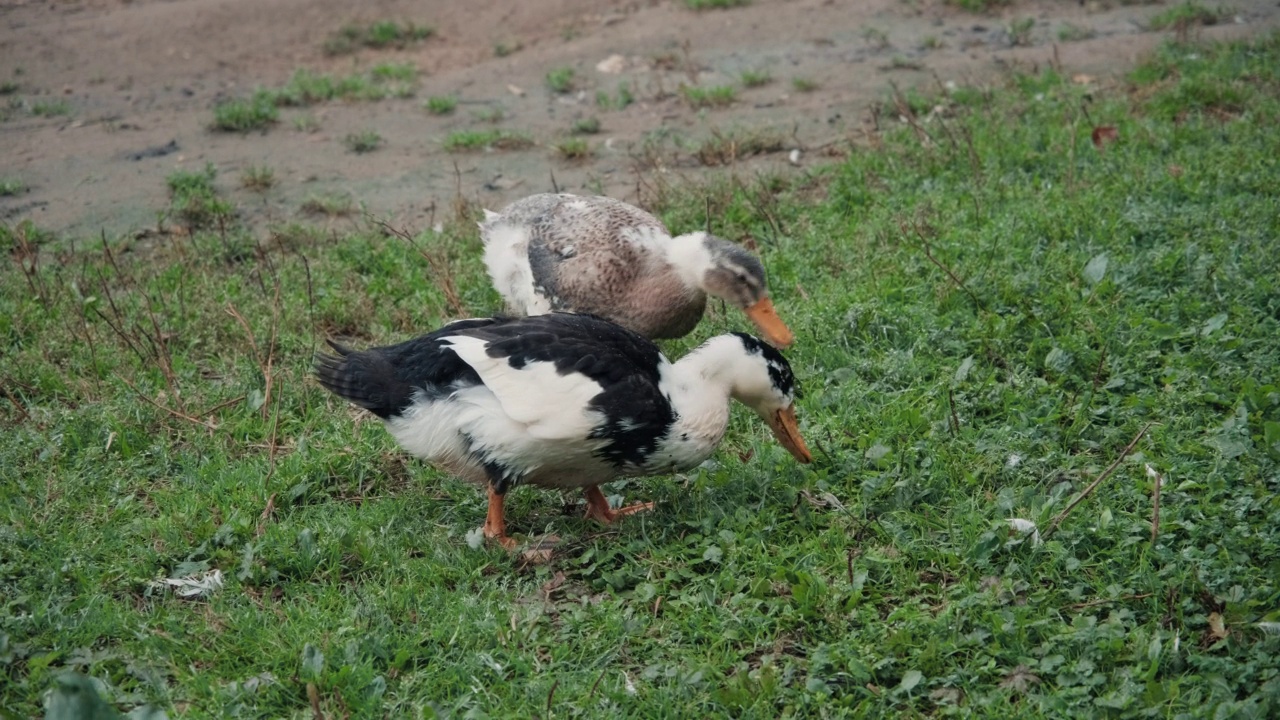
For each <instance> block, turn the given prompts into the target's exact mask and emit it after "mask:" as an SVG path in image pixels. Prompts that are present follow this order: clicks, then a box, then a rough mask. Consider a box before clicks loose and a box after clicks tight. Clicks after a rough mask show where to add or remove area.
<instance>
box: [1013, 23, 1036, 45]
mask: <svg viewBox="0 0 1280 720" xmlns="http://www.w3.org/2000/svg"><path fill="white" fill-rule="evenodd" d="M1035 27H1036V19H1035V18H1033V17H1023V18H1015V19H1013V20H1011V21H1010V22H1009V24H1008V26H1006V28H1005V30H1006V32H1008V33H1009V42H1011V43H1012V44H1014V45H1022V46H1027V45H1031V33H1032V32H1033V31H1034V30H1035Z"/></svg>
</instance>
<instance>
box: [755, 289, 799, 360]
mask: <svg viewBox="0 0 1280 720" xmlns="http://www.w3.org/2000/svg"><path fill="white" fill-rule="evenodd" d="M746 312H747V317H749V318H751V322H753V323H755V324H756V327H758V328H760V332H762V333H764V339H765V340H768V341H769V344H770V345H773V346H774V347H780V348H784V347H787V346H788V345H790V344H791V343H793V342H795V339H796V336H795V335H793V334H792V333H791V328H788V327H787V324H786V323H784V322H782V318H780V317H778V311H776V310H774V309H773V301H772V300H770V299H769V298H767V297H766V298H760V299H759V300H757V301H756V302H755V304H753V305H748V306H747V310H746Z"/></svg>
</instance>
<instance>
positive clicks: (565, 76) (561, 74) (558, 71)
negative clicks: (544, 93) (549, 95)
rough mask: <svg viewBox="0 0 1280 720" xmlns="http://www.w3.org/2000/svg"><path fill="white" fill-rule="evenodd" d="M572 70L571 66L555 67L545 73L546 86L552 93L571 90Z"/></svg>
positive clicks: (562, 92)
mask: <svg viewBox="0 0 1280 720" xmlns="http://www.w3.org/2000/svg"><path fill="white" fill-rule="evenodd" d="M574 79H575V78H574V72H573V68H571V67H560V68H555V69H554V70H551V71H549V72H548V73H547V87H549V88H551V92H554V93H560V94H564V93H569V92H573V88H574Z"/></svg>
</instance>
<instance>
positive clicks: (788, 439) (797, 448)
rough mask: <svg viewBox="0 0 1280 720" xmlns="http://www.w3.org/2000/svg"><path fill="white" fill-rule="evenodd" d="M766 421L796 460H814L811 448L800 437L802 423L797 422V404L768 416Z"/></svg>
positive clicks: (803, 461) (807, 461) (774, 434)
mask: <svg viewBox="0 0 1280 720" xmlns="http://www.w3.org/2000/svg"><path fill="white" fill-rule="evenodd" d="M765 421H766V422H768V423H769V429H770V430H773V436H774V437H775V438H777V439H778V442H779V443H780V444H781V445H782V447H784V448H786V449H787V452H789V453H791V455H792V456H793V457H795V459H796V460H799V461H800V462H802V463H806V464H807V463H810V462H813V456H812V455H810V454H809V448H807V447H805V444H804V440H803V439H801V438H800V425H799V424H798V423H797V422H796V406H795V405H789V406H787V407H786V408H784V409H782V410H779V411H777V412H776V413H774V414H773V417H772V418H766V419H765Z"/></svg>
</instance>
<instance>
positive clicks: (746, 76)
mask: <svg viewBox="0 0 1280 720" xmlns="http://www.w3.org/2000/svg"><path fill="white" fill-rule="evenodd" d="M771 82H773V75H770V74H769V71H768V70H747V71H745V72H743V73H742V86H743V87H747V88H758V87H763V86H765V85H768V84H769V83H771Z"/></svg>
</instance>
